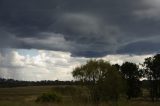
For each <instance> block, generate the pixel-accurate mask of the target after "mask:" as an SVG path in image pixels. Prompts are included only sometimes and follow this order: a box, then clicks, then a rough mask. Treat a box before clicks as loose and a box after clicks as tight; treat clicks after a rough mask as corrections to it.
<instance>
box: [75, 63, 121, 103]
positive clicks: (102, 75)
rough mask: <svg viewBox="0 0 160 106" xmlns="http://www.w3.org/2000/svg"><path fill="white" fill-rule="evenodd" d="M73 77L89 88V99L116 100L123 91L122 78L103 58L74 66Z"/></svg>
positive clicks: (96, 100)
mask: <svg viewBox="0 0 160 106" xmlns="http://www.w3.org/2000/svg"><path fill="white" fill-rule="evenodd" d="M72 74H73V77H74V78H76V79H77V80H80V81H81V82H82V83H83V84H84V85H85V86H87V87H88V88H89V90H90V95H91V99H92V100H93V101H95V102H99V101H101V100H116V101H117V100H118V97H119V95H120V94H121V93H122V92H123V87H124V86H123V80H122V77H121V75H120V73H119V72H118V71H117V70H116V68H115V67H114V66H112V65H111V64H110V63H108V62H105V61H103V60H90V61H87V63H86V64H85V65H82V66H79V67H76V68H75V69H74V70H73V72H72Z"/></svg>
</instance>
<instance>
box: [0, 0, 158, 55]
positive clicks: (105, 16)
mask: <svg viewBox="0 0 160 106" xmlns="http://www.w3.org/2000/svg"><path fill="white" fill-rule="evenodd" d="M153 2H154V1H153ZM149 9H152V7H151V6H149V5H146V4H145V2H144V0H134V1H128V0H87V1H86V0H67V1H66V0H45V1H44V0H32V1H31V0H30V1H28V0H14V1H11V0H0V13H1V14H0V38H1V39H0V48H23V49H32V48H35V49H45V50H56V51H67V52H71V54H72V56H84V57H101V56H104V55H107V54H117V53H122V54H123V53H128V54H143V53H155V52H158V51H159V49H160V47H159V46H158V45H159V43H160V40H158V39H154V38H156V37H155V36H159V34H160V30H159V27H160V22H159V21H160V20H157V18H158V15H156V16H157V17H156V20H155V19H154V18H139V16H137V15H135V13H140V12H141V11H145V12H146V11H147V10H149ZM151 15H152V14H151ZM143 17H144V15H143ZM149 38H152V40H151V41H150V40H148V39H149ZM141 39H142V40H141Z"/></svg>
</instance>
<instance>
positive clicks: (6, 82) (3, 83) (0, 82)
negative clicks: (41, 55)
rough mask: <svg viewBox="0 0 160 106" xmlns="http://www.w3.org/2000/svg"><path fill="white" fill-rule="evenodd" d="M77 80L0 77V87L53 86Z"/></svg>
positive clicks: (68, 83)
mask: <svg viewBox="0 0 160 106" xmlns="http://www.w3.org/2000/svg"><path fill="white" fill-rule="evenodd" d="M79 84H80V82H79V81H59V80H55V81H51V80H42V81H20V80H14V79H4V78H0V87H1V88H5V87H23V86H51V85H52V86H54V85H79Z"/></svg>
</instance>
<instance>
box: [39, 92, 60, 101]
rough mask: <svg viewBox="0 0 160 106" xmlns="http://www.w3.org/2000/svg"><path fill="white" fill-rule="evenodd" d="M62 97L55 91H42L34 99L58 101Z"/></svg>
mask: <svg viewBox="0 0 160 106" xmlns="http://www.w3.org/2000/svg"><path fill="white" fill-rule="evenodd" d="M61 100H62V97H61V96H60V95H58V94H57V93H43V94H42V95H41V96H39V97H38V98H37V99H36V102H60V101H61Z"/></svg>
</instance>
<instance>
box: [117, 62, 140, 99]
mask: <svg viewBox="0 0 160 106" xmlns="http://www.w3.org/2000/svg"><path fill="white" fill-rule="evenodd" d="M120 71H121V73H122V76H123V78H124V79H125V80H126V82H127V90H126V94H127V96H128V99H131V98H133V97H138V96H140V94H141V82H140V78H141V77H142V72H141V70H139V68H138V66H137V65H136V64H134V63H130V62H125V63H123V64H122V66H121V70H120Z"/></svg>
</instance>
